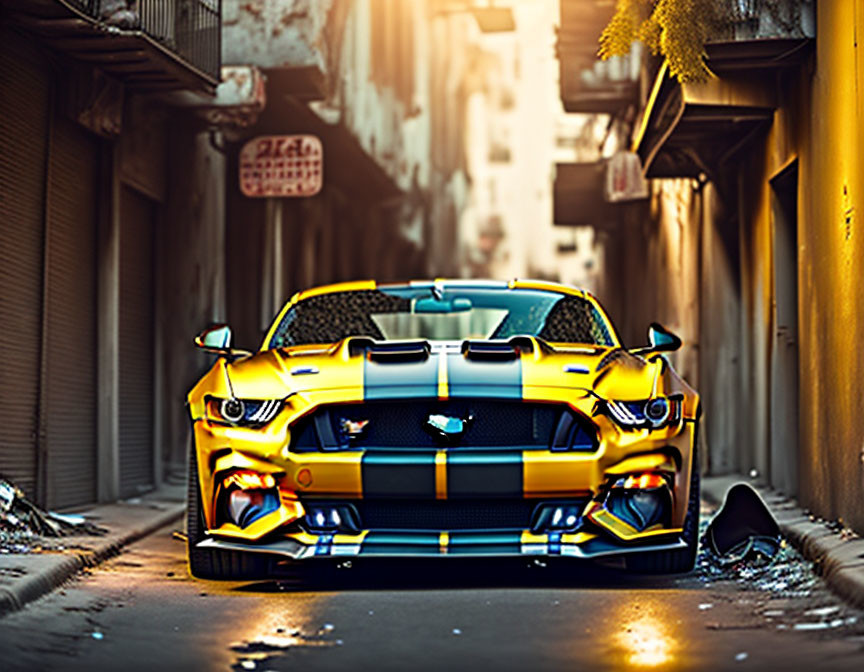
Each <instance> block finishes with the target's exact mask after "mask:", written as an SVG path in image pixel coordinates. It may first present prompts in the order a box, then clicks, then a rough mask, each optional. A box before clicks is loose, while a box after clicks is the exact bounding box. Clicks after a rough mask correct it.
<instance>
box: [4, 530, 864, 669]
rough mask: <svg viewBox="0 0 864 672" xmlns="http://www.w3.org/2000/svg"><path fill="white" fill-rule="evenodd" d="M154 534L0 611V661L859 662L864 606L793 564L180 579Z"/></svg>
mask: <svg viewBox="0 0 864 672" xmlns="http://www.w3.org/2000/svg"><path fill="white" fill-rule="evenodd" d="M184 553H185V546H184V544H183V543H182V542H180V541H177V540H175V539H172V536H171V530H170V529H163V530H160V531H159V532H158V533H156V534H154V535H152V536H151V537H149V538H147V539H144V540H142V541H141V542H139V543H137V544H135V545H134V546H132V547H130V548H129V549H128V550H127V552H125V553H124V554H123V555H121V556H119V557H117V558H116V559H114V560H112V561H110V562H108V563H106V564H104V565H102V566H101V567H99V568H96V569H94V570H93V571H92V572H90V573H88V574H85V575H84V576H82V577H81V578H79V579H77V580H75V581H74V582H72V583H70V584H69V585H68V586H67V587H66V588H65V589H64V590H62V591H58V592H56V593H54V594H52V595H49V596H47V597H46V598H43V599H42V600H40V601H38V602H36V603H34V604H32V605H30V606H29V607H27V608H26V609H24V610H23V611H21V612H18V613H15V614H11V615H9V616H7V617H5V618H3V619H2V620H0V669H2V670H19V669H20V670H67V669H74V670H120V671H122V672H127V671H129V670H179V669H182V670H228V669H236V670H337V669H338V670H341V669H345V670H348V669H351V670H357V669H361V670H365V669H373V670H427V669H428V670H433V669H434V670H438V669H447V670H461V669H472V670H487V669H488V670H491V669H496V670H576V669H592V670H593V669H601V670H602V669H652V668H653V669H698V670H710V669H735V670H745V669H753V670H756V669H758V670H770V669H783V670H798V669H801V670H813V669H819V670H833V669H843V670H847V669H848V670H861V669H864V614H862V613H861V612H858V611H855V610H852V609H850V608H848V607H846V606H845V605H843V603H842V602H840V601H838V600H837V599H836V598H834V597H833V596H832V595H831V594H830V593H829V592H828V591H827V590H826V589H825V588H824V587H823V586H822V585H821V582H820V581H819V580H818V578H816V577H815V576H813V575H812V573H811V572H810V569H809V568H808V567H807V566H806V564H805V563H803V562H800V561H796V560H793V561H792V562H790V563H786V564H785V566H784V567H783V568H780V569H779V570H778V571H775V572H774V573H772V574H771V575H770V577H769V576H768V575H766V574H756V575H754V576H752V577H751V576H749V573H748V572H747V571H745V572H744V577H743V578H742V577H741V576H740V575H738V576H737V580H727V579H726V578H724V577H716V576H707V575H706V574H705V571H704V570H703V571H697V572H695V573H694V574H692V575H690V576H686V577H677V578H668V577H667V578H651V577H647V578H646V577H632V576H628V575H626V574H623V573H620V572H618V571H615V570H612V569H603V568H597V567H594V566H591V565H578V564H575V565H574V564H566V565H563V566H560V567H555V566H547V567H528V566H527V564H526V563H523V562H517V563H506V564H502V563H488V562H483V563H472V564H466V563H464V562H458V563H457V562H455V561H451V560H447V561H442V562H439V563H437V564H432V565H429V564H423V565H417V564H413V563H401V564H397V565H388V566H385V567H379V568H378V569H377V570H369V569H367V568H364V567H363V566H356V565H355V567H354V568H352V569H343V570H339V571H338V572H334V574H333V575H331V576H330V577H325V578H324V583H319V584H313V585H311V586H306V587H303V588H296V587H290V586H285V585H281V584H277V583H255V584H236V583H215V582H203V581H197V580H193V579H191V578H189V576H188V575H187V572H186V566H185V558H184Z"/></svg>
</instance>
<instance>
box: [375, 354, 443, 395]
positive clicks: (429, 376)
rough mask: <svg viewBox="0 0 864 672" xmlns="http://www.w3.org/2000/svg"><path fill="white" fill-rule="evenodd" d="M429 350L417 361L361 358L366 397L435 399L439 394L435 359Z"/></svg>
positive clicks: (436, 356) (436, 360) (435, 356)
mask: <svg viewBox="0 0 864 672" xmlns="http://www.w3.org/2000/svg"><path fill="white" fill-rule="evenodd" d="M439 357H440V355H438V354H437V353H432V354H430V355H429V357H427V358H426V359H424V360H421V361H417V362H411V361H408V362H405V361H390V362H387V361H383V362H382V361H375V360H373V359H370V358H368V357H366V358H364V360H363V396H364V398H365V399H392V398H393V397H399V398H401V399H405V398H435V397H437V396H438V358H439Z"/></svg>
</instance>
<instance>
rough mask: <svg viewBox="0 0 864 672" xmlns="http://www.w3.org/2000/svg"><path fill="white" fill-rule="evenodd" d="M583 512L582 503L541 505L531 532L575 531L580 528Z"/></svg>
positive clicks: (535, 513)
mask: <svg viewBox="0 0 864 672" xmlns="http://www.w3.org/2000/svg"><path fill="white" fill-rule="evenodd" d="M581 510H582V504H581V503H579V504H567V503H561V504H541V505H540V506H538V507H537V509H536V510H535V512H534V523H533V524H532V525H531V531H532V532H534V533H535V534H541V533H543V532H550V531H553V532H567V531H574V530H575V529H576V528H577V527H578V526H579V522H580V518H581V513H580V512H581Z"/></svg>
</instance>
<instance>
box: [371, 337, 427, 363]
mask: <svg viewBox="0 0 864 672" xmlns="http://www.w3.org/2000/svg"><path fill="white" fill-rule="evenodd" d="M366 352H367V353H368V356H369V359H371V360H372V361H373V362H381V363H382V364H386V363H389V362H422V361H425V360H427V359H429V353H430V347H429V343H428V342H427V341H407V342H402V343H372V344H371V345H369V347H368V348H367V349H366Z"/></svg>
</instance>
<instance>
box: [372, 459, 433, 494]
mask: <svg viewBox="0 0 864 672" xmlns="http://www.w3.org/2000/svg"><path fill="white" fill-rule="evenodd" d="M360 469H361V475H362V478H363V497H364V498H372V497H408V498H411V497H414V498H421V499H435V451H429V450H424V451H383V450H380V451H379V450H368V451H366V452H365V453H364V454H363V459H362V462H361V464H360Z"/></svg>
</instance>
